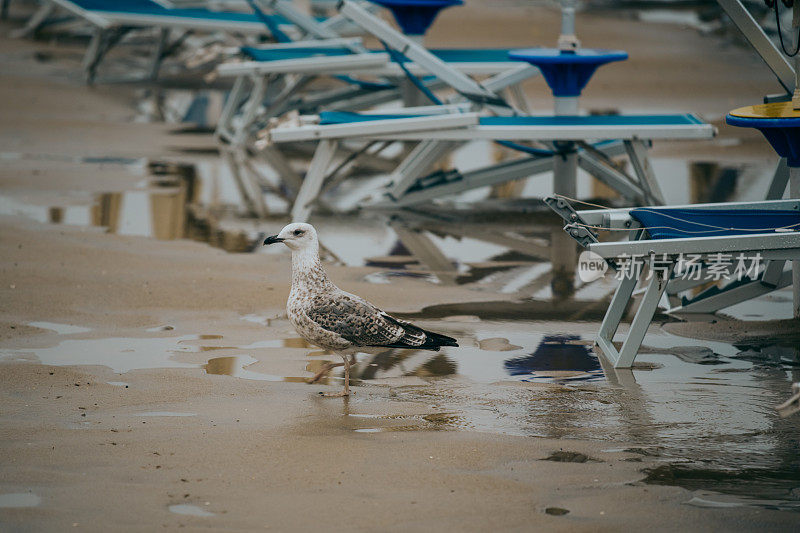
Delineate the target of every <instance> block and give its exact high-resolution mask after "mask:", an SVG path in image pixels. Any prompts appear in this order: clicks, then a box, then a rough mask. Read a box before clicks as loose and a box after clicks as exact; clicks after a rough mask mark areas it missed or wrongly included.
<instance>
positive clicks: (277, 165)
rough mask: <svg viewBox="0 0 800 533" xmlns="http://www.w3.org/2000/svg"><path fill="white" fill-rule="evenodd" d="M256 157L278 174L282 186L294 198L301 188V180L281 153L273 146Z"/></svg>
mask: <svg viewBox="0 0 800 533" xmlns="http://www.w3.org/2000/svg"><path fill="white" fill-rule="evenodd" d="M257 155H259V156H260V157H262V158H263V159H264V160H265V161H266V162H267V163H268V164H269V166H271V167H272V169H273V170H274V171H275V172H277V173H278V175H279V176H280V179H281V181H282V182H283V184H284V185H285V186H286V188H288V189H289V191H291V195H292V196H296V195H297V193H298V192H299V191H300V188H301V187H302V186H303V178H302V177H301V175H300V174H298V172H297V171H296V170H295V169H293V168H292V165H291V164H290V163H289V161H288V160H287V159H286V157H284V155H283V154H282V153H281V151H280V150H279V149H278V148H277V147H275V146H274V145H273V146H265V147H264V148H262V149H261V150H260V151H259V152H258V154H257Z"/></svg>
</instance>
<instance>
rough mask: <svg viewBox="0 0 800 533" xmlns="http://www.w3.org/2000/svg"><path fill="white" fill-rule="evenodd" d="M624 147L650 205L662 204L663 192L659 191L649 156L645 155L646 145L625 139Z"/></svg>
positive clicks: (642, 142)
mask: <svg viewBox="0 0 800 533" xmlns="http://www.w3.org/2000/svg"><path fill="white" fill-rule="evenodd" d="M625 149H626V150H627V152H628V158H629V159H630V161H631V165H633V170H634V171H635V172H636V176H637V177H638V178H639V185H641V187H642V189H643V190H644V192H645V195H646V196H647V200H648V202H650V205H664V194H663V193H662V192H661V187H660V186H659V185H658V181H656V175H655V172H653V167H652V166H651V165H650V158H648V157H647V146H645V144H644V141H638V140H634V141H625Z"/></svg>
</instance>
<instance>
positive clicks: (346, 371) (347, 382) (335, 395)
mask: <svg viewBox="0 0 800 533" xmlns="http://www.w3.org/2000/svg"><path fill="white" fill-rule="evenodd" d="M342 360H343V361H344V363H341V365H344V390H343V391H342V392H328V393H325V394H322V393H320V394H322V395H323V396H325V397H326V398H341V397H343V396H350V365H351V362H350V359H348V357H347V356H346V355H342ZM336 366H340V364H339V363H337V364H336Z"/></svg>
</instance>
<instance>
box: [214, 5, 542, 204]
mask: <svg viewBox="0 0 800 533" xmlns="http://www.w3.org/2000/svg"><path fill="white" fill-rule="evenodd" d="M345 8H346V9H345ZM354 14H355V15H354ZM342 15H343V16H344V17H345V18H347V19H349V20H352V21H353V22H355V23H356V24H357V25H359V26H361V27H363V28H364V29H365V30H367V31H369V32H371V33H373V34H375V35H376V36H377V37H378V38H379V39H381V40H382V41H384V42H386V44H387V46H390V47H394V46H393V45H392V44H391V43H395V44H396V43H401V44H410V45H412V46H414V47H415V48H414V51H413V52H409V50H407V49H406V48H403V53H404V55H406V57H408V58H409V59H410V60H411V61H412V62H411V63H409V64H408V66H409V67H411V68H413V69H414V70H415V71H418V72H420V71H421V72H435V73H436V75H437V77H438V78H439V79H440V81H439V82H438V83H439V84H441V83H442V82H445V83H447V84H451V85H453V84H454V85H453V86H454V88H456V89H457V90H458V91H459V92H461V93H462V94H468V95H471V96H472V97H473V98H478V99H481V100H485V101H486V102H489V105H490V106H493V105H494V104H492V102H496V101H498V100H499V98H498V97H497V94H496V93H497V91H502V90H504V89H507V88H508V89H509V90H511V91H512V94H517V95H518V96H519V93H518V92H516V91H514V90H512V89H511V87H514V86H516V85H517V84H518V83H520V82H521V81H523V80H525V79H527V78H529V77H531V76H533V75H536V74H538V69H537V68H536V67H532V66H530V65H521V64H515V63H511V64H510V65H511V67H509V66H508V65H507V64H504V65H502V67H498V68H499V70H500V73H499V74H497V75H495V76H493V77H492V78H490V79H488V80H486V81H484V82H483V84H479V83H478V82H475V81H474V80H472V79H471V78H469V77H468V76H466V75H465V74H464V73H463V72H461V71H460V70H459V68H458V66H454V65H451V64H449V63H446V62H443V61H441V60H440V59H438V58H436V57H435V56H433V55H432V54H431V53H430V52H428V51H427V50H425V49H424V48H423V47H421V46H420V45H418V44H416V43H413V42H412V41H411V40H409V39H408V38H407V37H406V36H404V35H402V34H401V33H399V32H397V31H395V30H393V29H392V28H390V27H389V26H388V25H386V24H385V23H384V22H383V21H381V20H380V19H378V18H377V17H375V16H373V15H372V14H371V13H370V12H369V11H368V10H366V9H364V8H363V7H361V6H360V5H358V4H357V3H354V2H347V3H346V6H343V7H342ZM345 42H347V41H345ZM284 46H286V45H277V46H276V47H284ZM289 46H291V45H289ZM409 54H410V55H409ZM376 56H377V57H376ZM383 56H384V54H355V55H353V56H344V57H333V58H324V59H323V60H320V59H318V58H314V59H311V60H309V62H313V63H314V65H315V66H318V67H319V69H323V71H325V72H331V71H332V72H339V71H346V70H347V69H353V68H363V67H364V66H365V65H366V66H372V67H378V66H380V65H385V61H386V58H385V57H383ZM386 56H388V54H386ZM415 58H417V59H415ZM417 60H419V61H421V62H422V63H421V64H419V65H415V64H416V63H417ZM309 62H305V60H300V61H272V62H269V63H268V64H262V63H255V64H253V65H251V66H250V67H248V68H247V69H249V70H251V71H253V72H249V73H248V74H247V75H240V76H238V77H237V81H236V83H235V85H234V90H233V91H232V93H231V96H230V97H229V98H228V102H227V103H226V106H225V108H224V109H223V113H222V116H221V119H220V123H219V126H218V128H217V136H218V138H219V139H221V140H223V141H225V142H223V143H222V144H223V151H224V152H226V154H227V155H226V157H227V158H228V160H229V162H230V164H231V167H232V169H233V172H234V175H235V176H238V178H237V179H238V180H240V181H242V180H244V178H245V176H244V175H242V174H241V173H240V168H245V169H246V168H247V167H248V165H247V161H248V160H249V153H248V152H249V151H250V150H251V146H250V145H251V141H252V137H253V135H254V133H255V131H254V129H255V128H256V126H255V125H256V124H263V122H264V120H265V119H267V118H269V117H274V116H277V115H279V114H281V113H284V112H285V111H287V110H288V109H287V108H286V107H285V105H284V104H285V103H286V101H287V99H288V98H289V96H290V95H291V94H292V93H293V91H294V90H295V89H296V88H297V87H299V86H300V84H301V83H304V82H305V81H307V79H308V77H307V76H305V75H304V74H303V73H302V72H304V71H306V73H307V69H308V66H307V65H308V63H309ZM276 64H277V67H275V66H274V65H276ZM298 65H299V66H298ZM494 65H499V64H496V63H495V64H494ZM386 68H387V73H395V72H396V73H398V74H399V69H398V70H397V71H396V70H395V69H394V67H386ZM240 69H242V67H240V66H238V65H231V66H221V67H220V71H221V72H229V73H239V74H241V73H242V72H243V70H240ZM247 69H245V70H247ZM254 69H255V70H254ZM259 69H260V70H259ZM273 69H274V70H276V71H277V72H282V73H295V70H296V69H297V70H299V72H297V73H295V74H293V77H292V78H291V79H289V80H287V78H286V77H285V76H284V77H281V78H278V80H279V83H284V84H285V85H283V86H282V89H281V91H280V93H279V94H278V96H277V97H275V98H273V99H272V103H271V109H267V110H264V109H263V108H262V102H263V100H264V96H265V94H266V90H267V87H268V85H269V83H268V81H272V80H274V78H272V79H271V80H270V79H268V78H267V76H264V75H263V74H265V73H267V72H270V75H274V74H276V72H271V71H272V70H273ZM319 69H317V70H319ZM259 72H260V74H259ZM354 94H355V96H354V97H352V98H350V97H351V96H352V95H351V94H349V93H346V92H345V93H344V94H343V95H342V96H341V97H337V98H336V99H335V100H332V101H330V103H333V102H335V104H336V108H337V109H360V108H363V107H365V106H372V105H376V104H378V103H383V102H386V101H391V100H392V99H395V98H396V97H397V95H398V93H397V92H396V91H377V92H372V94H363V91H361V92H355V93H354ZM348 98H350V99H348ZM523 100H524V98H523ZM320 103H324V102H320ZM522 106H523V107H525V105H524V101H523V103H522ZM495 107H496V106H495ZM239 109H240V110H241V112H240V113H239V114H238V115H236V116H235V114H236V111H237V110H239ZM498 109H500V110H501V112H502V113H505V114H509V113H513V110H511V109H510V108H507V107H502V108H498ZM257 116H258V120H256V117H257ZM312 140H313V139H312ZM432 144H434V145H435V146H433V147H430V148H428V149H426V148H425V145H426V143H422V145H421V148H419V149H421V150H423V151H425V152H426V155H425V158H424V160H423V161H430V164H432V163H433V162H435V160H436V159H438V158H439V157H442V156H443V155H444V154H445V153H447V152H448V151H450V150H452V149H454V148H455V147H456V146H457V145H458V143H452V142H444V143H443V142H438V141H434V142H433V143H432ZM337 146H338V144H337V145H336V146H333V147H332V149H331V151H330V152H329V153H328V155H329V159H328V161H327V162H326V163H325V165H323V164H322V163H323V160H322V159H320V158H321V156H320V158H315V160H316V163H315V164H314V165H313V166H312V168H313V170H314V173H311V172H309V173H307V174H306V179H305V180H303V181H302V183H303V184H304V185H303V187H305V188H306V190H305V191H298V196H301V197H302V198H303V199H306V198H307V199H308V200H309V201H311V200H314V199H315V197H316V196H315V195H312V196H309V195H308V191H309V190H311V191H314V190H315V191H317V192H318V191H319V190H320V189H321V186H322V184H321V183H319V184H317V183H315V182H314V180H311V181H309V179H308V176H309V175H316V174H315V173H322V174H323V175H324V172H325V170H326V168H327V165H328V164H330V162H331V161H332V158H333V156H334V155H335V153H336V148H337ZM328 148H331V147H329V146H326V148H325V150H327V149H328ZM416 154H417V151H416V150H415V151H414V152H413V153H411V154H410V155H409V156H408V157H407V158H406V161H409V160H411V159H412V158H416V157H417V156H416ZM260 155H262V156H264V158H265V159H266V160H267V162H268V163H269V164H270V166H272V167H273V168H274V169H275V170H278V171H279V173H280V174H281V177H282V178H284V180H285V181H286V182H287V184H288V185H289V187H290V188H292V189H295V190H298V189H299V187H300V186H299V184H300V177H299V176H298V175H297V174H296V173H295V172H294V171H293V170H291V167H290V165H289V164H288V162H286V161H285V159H284V158H283V157H282V156H281V154H280V153H279V152H278V151H277V150H274V149H272V148H271V147H269V146H267V147H266V148H262V149H261V153H260ZM434 155H435V157H434V159H433V161H431V160H430V158H431V157H432V156H434ZM312 161H314V160H312ZM234 166H236V168H234ZM417 167H420V165H419V164H418V165H417ZM424 170H425V169H424V168H423V169H422V171H421V172H424ZM247 177H249V178H252V181H253V182H254V185H253V187H254V188H256V189H257V188H258V185H257V184H258V182H261V181H263V178H262V177H261V176H260V175H259V174H258V173H255V172H250V173H248V176H247ZM246 201H247V200H246ZM256 203H257V201H256V202H254V201H252V200H251V201H249V204H250V205H251V206H256V207H257V205H256ZM294 205H295V206H302V205H305V204H304V203H299V204H298V202H297V201H296V200H295V203H294ZM298 209H299V207H298ZM256 212H258V209H256ZM296 216H301V217H305V216H307V214H305V215H303V214H302V213H299V214H296Z"/></svg>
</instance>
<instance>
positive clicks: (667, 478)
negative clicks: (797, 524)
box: [644, 464, 800, 511]
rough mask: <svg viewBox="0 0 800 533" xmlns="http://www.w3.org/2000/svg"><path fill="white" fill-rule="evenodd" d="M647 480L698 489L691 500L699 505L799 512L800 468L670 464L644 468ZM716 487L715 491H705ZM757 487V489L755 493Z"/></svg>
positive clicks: (647, 481)
mask: <svg viewBox="0 0 800 533" xmlns="http://www.w3.org/2000/svg"><path fill="white" fill-rule="evenodd" d="M645 472H646V473H647V477H646V478H645V479H644V481H645V483H651V484H654V485H673V486H679V487H683V488H685V489H688V490H692V491H695V492H694V495H693V498H692V499H691V500H690V501H689V502H688V503H689V504H690V505H696V506H698V507H715V508H725V507H743V506H756V507H768V508H771V509H780V510H792V511H800V478H798V473H799V472H798V471H796V470H795V471H781V470H765V469H742V470H736V469H725V470H723V469H710V468H706V467H704V466H703V465H702V464H697V465H680V464H667V465H662V466H659V467H656V468H653V469H650V470H646V471H645ZM707 487H713V488H714V492H709V491H706V490H703V489H704V488H707ZM754 487H756V488H757V491H756V492H755V493H754Z"/></svg>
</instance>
